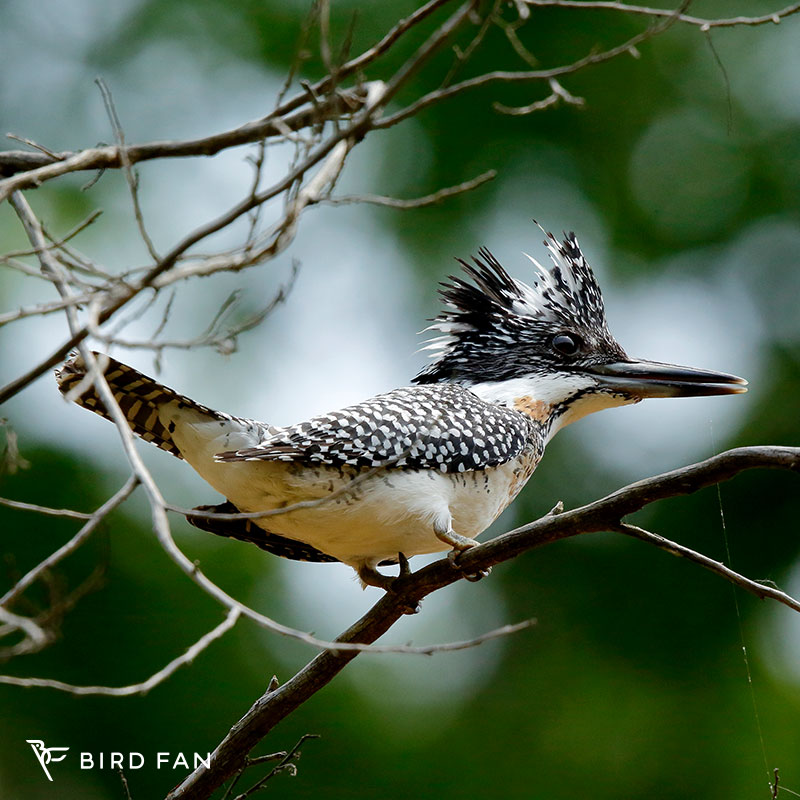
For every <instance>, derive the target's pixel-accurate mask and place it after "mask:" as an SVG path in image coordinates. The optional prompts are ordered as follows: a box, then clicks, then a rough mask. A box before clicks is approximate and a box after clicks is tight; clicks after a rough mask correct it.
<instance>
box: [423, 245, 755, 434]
mask: <svg viewBox="0 0 800 800" xmlns="http://www.w3.org/2000/svg"><path fill="white" fill-rule="evenodd" d="M544 243H545V246H546V247H547V249H548V251H549V255H550V259H551V260H552V262H553V265H552V267H550V268H549V269H547V268H545V267H543V266H542V265H541V264H539V263H538V262H537V261H536V260H535V259H533V258H531V257H530V256H528V258H530V260H531V262H532V263H533V265H534V267H535V269H536V279H535V282H534V283H533V285H532V286H528V285H526V284H524V283H522V282H521V281H518V280H516V279H515V278H512V277H511V276H510V275H509V274H508V273H507V272H506V271H505V269H503V267H502V266H501V265H500V264H499V263H498V261H497V259H495V257H494V256H493V255H492V254H491V253H490V252H489V251H488V250H486V249H481V250H480V251H479V256H478V257H477V258H473V262H474V266H473V265H470V264H467V263H466V262H465V261H461V264H462V266H463V268H464V271H465V272H466V274H467V276H468V277H469V278H471V279H472V282H469V281H468V280H465V279H464V278H461V277H454V276H451V277H450V282H449V283H445V284H443V287H444V288H443V289H442V290H441V295H442V297H443V299H444V310H443V311H442V313H441V314H440V315H439V316H438V317H437V318H436V319H435V320H434V321H433V324H432V325H431V326H429V327H428V328H427V329H426V331H435V332H437V333H438V335H437V336H436V337H435V338H434V339H432V340H431V341H429V342H428V344H427V345H426V346H425V348H424V349H426V350H430V351H432V357H433V358H434V361H433V362H432V363H431V364H430V365H428V367H426V368H425V369H424V370H422V371H421V372H420V373H419V375H417V377H416V378H414V382H415V383H440V382H451V383H459V384H461V385H463V386H466V387H468V388H470V389H472V391H474V392H475V393H476V394H478V395H479V396H480V397H482V398H483V399H485V400H487V401H490V402H496V403H501V404H503V405H508V406H511V407H515V408H517V410H519V411H522V412H523V413H525V414H527V415H528V416H530V417H532V418H533V419H535V420H537V421H539V422H541V423H543V424H545V425H546V426H547V427H548V428H549V429H551V432H554V431H555V430H557V429H558V428H560V427H562V426H563V425H566V424H568V423H569V422H573V421H574V420H576V419H579V418H580V417H583V416H585V415H586V414H589V413H591V412H593V411H599V410H601V409H603V408H610V407H613V406H618V405H625V404H627V403H636V402H639V401H640V400H643V399H645V398H647V397H696V396H699V395H718V394H735V393H739V392H744V391H747V390H746V389H745V386H744V384H746V381H744V380H743V379H742V378H737V377H736V376H735V375H727V374H725V373H721V372H710V371H707V370H699V369H694V368H691V367H679V366H675V365H673V364H662V363H660V362H656V361H643V360H640V359H633V358H630V357H629V356H628V355H627V354H626V353H625V351H624V350H623V349H622V347H621V346H620V345H619V343H618V342H617V341H616V339H614V337H613V336H612V335H611V333H610V331H609V330H608V325H607V324H606V317H605V310H604V308H603V297H602V295H601V293H600V288H599V287H598V285H597V281H596V280H595V277H594V275H593V273H592V270H591V269H590V267H589V265H588V264H587V263H586V259H585V258H584V256H583V253H581V250H580V247H579V246H578V241H577V239H576V238H575V235H574V234H573V233H568V234H566V235H565V238H564V241H563V242H558V241H557V240H556V238H555V237H554V236H553V235H552V234H550V233H548V234H547V238H546V240H545V242H544Z"/></svg>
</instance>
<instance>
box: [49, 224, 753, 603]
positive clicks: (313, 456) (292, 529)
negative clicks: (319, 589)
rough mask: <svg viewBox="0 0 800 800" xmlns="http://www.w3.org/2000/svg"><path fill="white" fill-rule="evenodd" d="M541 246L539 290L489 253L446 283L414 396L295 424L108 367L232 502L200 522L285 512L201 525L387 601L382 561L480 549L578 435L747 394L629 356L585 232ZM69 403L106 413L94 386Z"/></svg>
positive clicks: (72, 364) (137, 407) (109, 376)
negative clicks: (664, 402) (634, 414)
mask: <svg viewBox="0 0 800 800" xmlns="http://www.w3.org/2000/svg"><path fill="white" fill-rule="evenodd" d="M544 244H545V246H546V247H547V250H548V253H549V256H550V260H551V261H552V266H548V267H544V266H542V265H541V264H539V263H538V262H537V261H536V260H535V259H533V258H531V257H530V256H528V258H530V260H531V262H532V263H533V266H534V268H535V273H536V274H535V277H534V281H533V282H532V283H531V285H527V284H525V283H522V282H521V281H518V280H516V279H515V278H512V277H511V276H510V275H509V274H508V273H507V272H506V270H505V269H504V268H503V267H502V266H501V265H500V263H499V262H498V261H497V259H495V257H494V256H493V255H492V254H491V253H490V252H489V251H488V250H486V249H481V250H480V251H479V255H478V256H477V257H475V258H473V264H471V265H470V264H467V263H466V262H465V261H460V263H461V265H462V267H463V270H464V273H465V275H464V276H461V277H454V276H451V277H450V282H449V283H445V284H443V288H442V289H441V291H440V293H441V295H442V298H443V301H444V309H443V310H442V312H441V313H440V315H439V316H438V317H437V318H436V319H435V320H434V321H433V324H432V325H431V326H430V327H429V328H427V329H426V331H434V332H435V334H436V336H435V338H433V339H432V340H431V341H430V342H428V344H427V346H426V348H425V349H428V350H430V351H432V354H433V355H432V357H433V361H432V362H431V363H430V364H429V365H428V366H427V367H426V368H425V369H423V370H422V371H421V372H420V373H419V374H418V375H417V376H416V377H415V378H414V379H413V382H412V383H413V385H411V386H405V387H402V388H399V389H394V390H393V391H390V392H386V393H385V394H380V395H377V396H376V397H372V398H370V399H368V400H365V401H363V402H361V403H357V404H355V405H352V406H348V407H347V408H343V409H340V410H338V411H331V412H330V413H327V414H321V415H319V416H316V417H314V418H312V419H309V420H307V421H305V422H299V423H297V424H295V425H290V426H287V427H275V426H272V425H269V424H267V423H263V422H258V421H256V420H251V419H243V418H240V417H234V416H231V415H230V414H225V413H222V412H220V411H214V410H212V409H211V408H208V407H206V406H204V405H200V404H199V403H197V402H195V401H194V400H191V399H189V398H188V397H185V396H183V395H180V394H178V393H177V392H175V391H174V390H172V389H169V388H167V387H166V386H163V385H162V384H160V383H158V382H157V381H155V380H153V379H152V378H149V377H147V376H146V375H143V374H142V373H140V372H137V371H136V370H134V369H132V368H131V367H129V366H126V365H125V364H122V363H120V362H119V361H116V360H114V359H112V358H109V357H107V356H99V358H100V359H101V362H100V363H101V366H102V365H105V366H104V374H105V379H106V381H107V382H108V384H109V386H110V388H111V391H112V392H113V394H114V397H115V398H116V400H117V403H118V404H119V406H120V408H121V410H122V412H123V414H124V415H125V417H126V419H127V421H128V423H129V425H130V428H131V430H132V431H133V432H134V433H135V434H137V435H138V436H140V437H141V438H142V439H144V440H146V441H148V442H153V443H154V444H156V445H157V446H158V447H160V448H161V449H163V450H167V451H168V452H170V453H172V454H173V455H175V456H177V457H178V458H181V459H184V460H185V461H187V462H188V463H189V464H190V465H191V466H192V467H193V468H194V469H195V470H196V471H197V472H198V473H199V474H200V475H201V476H202V477H203V478H204V479H205V480H206V481H207V482H208V483H209V484H211V486H212V487H213V488H214V489H216V490H217V491H218V492H220V493H221V494H222V495H224V497H225V498H226V500H225V502H223V503H221V504H218V505H211V506H199V507H198V508H196V509H195V511H202V512H208V511H213V512H221V513H236V512H260V511H272V512H274V513H272V514H271V515H269V516H266V517H258V518H249V519H244V518H239V519H229V520H225V519H214V518H211V517H206V516H199V515H198V516H194V515H189V516H188V519H189V522H191V523H192V524H193V525H195V526H196V527H198V528H201V529H203V530H207V531H211V532H212V533H216V534H218V535H222V536H229V537H232V538H236V539H240V540H244V541H249V542H252V543H253V544H256V545H257V546H258V547H260V548H262V549H263V550H266V551H268V552H270V553H274V554H276V555H279V556H283V557H285V558H290V559H295V560H304V561H329V562H330V561H341V562H344V563H345V564H349V565H350V566H351V567H353V568H354V569H355V570H356V572H357V573H358V576H359V577H360V579H361V581H362V582H363V584H364V585H367V584H369V585H373V586H379V587H383V588H386V589H388V588H389V587H390V585H391V581H392V580H393V578H391V577H390V576H388V575H385V574H384V573H382V572H380V571H379V570H378V569H377V567H378V566H381V565H384V564H392V563H397V562H398V560H400V561H401V562H405V559H407V558H409V557H411V556H414V555H418V554H421V553H436V552H440V551H444V550H450V551H451V553H452V554H453V555H454V558H455V557H456V556H457V555H458V554H459V553H460V552H462V551H463V550H466V549H467V548H469V547H473V546H474V545H476V544H477V542H476V540H475V537H477V536H478V535H479V534H480V533H482V532H483V531H484V530H485V529H486V528H488V527H489V525H490V524H491V523H492V522H493V521H494V520H495V519H496V518H497V517H498V515H499V514H500V512H502V511H503V510H504V509H505V508H506V507H507V506H508V505H509V504H510V503H511V502H512V500H513V499H514V498H515V497H516V495H517V494H518V493H519V491H520V489H522V487H523V486H524V485H525V483H526V482H527V480H528V479H529V478H530V476H531V474H532V473H533V471H534V469H535V468H536V465H537V464H538V463H539V460H540V459H541V458H542V455H543V453H544V449H545V445H546V444H547V442H548V441H549V440H550V438H551V437H552V436H553V435H554V434H555V433H556V432H557V431H558V430H560V429H561V428H563V427H564V426H565V425H568V424H569V423H571V422H574V421H575V420H578V419H580V418H581V417H584V416H586V415H587V414H591V413H593V412H595V411H600V410H601V409H604V408H612V407H614V406H620V405H625V404H629V403H638V402H639V401H640V400H643V399H645V398H649V397H695V396H699V395H721V394H736V393H739V392H744V391H746V388H745V384H746V381H745V380H743V379H742V378H738V377H736V376H735V375H728V374H725V373H721V372H711V371H708V370H700V369H693V368H690V367H680V366H674V365H672V364H663V363H660V362H655V361H643V360H640V359H635V358H631V357H629V356H628V355H627V354H626V353H625V351H624V350H623V349H622V347H621V346H620V345H619V344H618V343H617V341H616V340H615V339H614V337H613V336H612V335H611V333H610V332H609V329H608V326H607V324H606V318H605V311H604V308H603V298H602V296H601V294H600V289H599V287H598V285H597V282H596V280H595V278H594V275H593V273H592V271H591V269H590V267H589V265H588V264H587V262H586V259H585V258H584V256H583V253H582V252H581V250H580V247H579V246H578V241H577V239H576V238H575V235H574V234H572V233H568V234H565V237H564V239H563V241H561V242H559V241H558V240H557V239H556V238H555V237H554V236H553V235H552V234H547V238H546V240H545V242H544ZM85 374H86V367H85V365H84V364H83V362H82V360H81V359H80V357H74V358H72V359H71V360H69V361H67V362H66V363H65V364H64V365H63V366H62V367H61V368H60V369H59V370H58V371H57V373H56V378H57V381H58V385H59V388H60V390H61V392H62V393H64V394H68V393H69V392H70V391H71V390H72V389H73V388H74V387H76V386H77V385H78V383H79V382H80V381H81V380H82V379H83V378H84V376H85ZM74 399H75V402H76V403H78V405H81V406H83V407H84V408H88V409H90V410H91V411H94V412H95V413H97V414H100V415H101V416H104V417H106V418H109V414H108V411H107V410H106V408H105V407H104V405H103V403H102V401H101V399H100V397H99V396H98V394H97V392H96V390H95V388H94V387H93V386H91V385H90V386H89V387H88V388H86V389H85V391H83V393H82V394H80V395H79V396H77V397H75V398H74ZM298 503H299V504H301V505H300V507H295V508H293V507H294V506H296V504H298Z"/></svg>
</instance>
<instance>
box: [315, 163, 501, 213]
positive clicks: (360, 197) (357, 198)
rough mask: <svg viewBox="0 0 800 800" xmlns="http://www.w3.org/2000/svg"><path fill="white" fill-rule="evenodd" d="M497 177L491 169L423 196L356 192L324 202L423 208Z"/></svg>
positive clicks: (495, 172)
mask: <svg viewBox="0 0 800 800" xmlns="http://www.w3.org/2000/svg"><path fill="white" fill-rule="evenodd" d="M496 177H497V170H494V169H490V170H487V171H486V172H484V173H482V174H481V175H478V177H477V178H472V180H469V181H464V182H463V183H459V184H457V185H456V186H448V187H446V188H444V189H439V190H438V191H436V192H433V193H432V194H426V195H425V196H423V197H415V198H412V199H409V200H404V199H401V198H398V197H385V196H383V195H377V194H354V195H344V196H341V197H329V198H327V199H325V200H323V201H322V202H324V203H327V204H329V205H334V206H338V205H349V204H352V203H371V204H372V205H376V206H388V207H389V208H403V209H407V208H423V207H424V206H432V205H435V204H436V203H441V202H442V200H446V199H447V198H448V197H453V196H454V195H457V194H463V193H464V192H470V191H472V190H473V189H477V188H478V187H479V186H483V184H484V183H487V182H488V181H491V180H494V179H495V178H496Z"/></svg>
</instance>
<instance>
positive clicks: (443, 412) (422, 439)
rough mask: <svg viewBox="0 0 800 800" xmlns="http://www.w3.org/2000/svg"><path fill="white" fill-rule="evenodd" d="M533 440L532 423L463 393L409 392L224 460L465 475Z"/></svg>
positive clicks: (451, 389)
mask: <svg viewBox="0 0 800 800" xmlns="http://www.w3.org/2000/svg"><path fill="white" fill-rule="evenodd" d="M533 432H534V431H533V427H532V425H531V422H530V420H529V419H528V418H527V417H526V416H525V415H523V414H520V413H519V412H517V411H515V410H513V409H510V408H506V407H503V406H500V405H496V404H494V403H489V402H486V401H484V400H482V399H481V398H480V397H478V396H477V395H476V394H474V393H473V392H472V391H470V390H469V389H468V388H465V387H463V386H459V385H457V384H447V383H441V384H427V385H423V386H404V387H401V388H398V389H394V390H392V391H390V392H386V393H384V394H379V395H376V396H374V397H371V398H369V399H367V400H364V401H362V402H361V403H356V404H354V405H351V406H347V407H345V408H342V409H339V410H337V411H331V412H328V413H327V414H320V415H319V416H316V417H313V418H312V419H310V420H307V421H305V422H300V423H297V424H296V425H291V426H288V427H285V428H278V429H272V432H270V433H269V434H268V435H266V436H264V437H263V438H262V440H261V441H259V443H258V444H257V445H255V446H254V447H248V448H246V449H243V450H236V451H229V452H225V453H220V454H219V455H218V456H217V460H218V461H223V462H225V461H248V460H253V461H291V462H300V463H306V464H309V465H313V464H326V465H330V466H351V467H358V468H370V467H383V466H386V467H397V468H406V469H434V470H437V471H440V472H465V471H469V470H475V469H483V468H486V467H491V466H497V465H498V464H503V463H506V462H508V461H510V460H512V459H513V458H515V457H517V456H518V455H519V454H520V453H521V452H522V450H523V449H524V448H525V445H526V443H527V442H528V440H529V439H530V437H531V436H532V434H533Z"/></svg>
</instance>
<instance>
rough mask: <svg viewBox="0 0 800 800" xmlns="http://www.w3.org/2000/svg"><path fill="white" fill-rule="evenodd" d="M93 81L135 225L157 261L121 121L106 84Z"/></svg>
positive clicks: (101, 80) (151, 255) (157, 257)
mask: <svg viewBox="0 0 800 800" xmlns="http://www.w3.org/2000/svg"><path fill="white" fill-rule="evenodd" d="M94 82H95V83H96V84H97V87H98V88H99V89H100V94H101V95H102V97H103V104H104V105H105V107H106V113H107V114H108V119H109V121H110V122H111V129H112V130H113V131H114V138H115V139H116V140H117V144H118V145H119V148H118V150H119V157H120V162H121V164H122V171H123V173H124V174H125V180H126V182H127V184H128V189H129V190H130V193H131V200H132V201H133V215H134V217H135V219H136V225H137V227H138V228H139V235H140V236H141V237H142V241H143V242H144V244H145V247H146V248H147V252H148V253H150V258H152V259H153V261H154V262H155V263H158V262H159V260H160V258H159V255H158V252H157V251H156V248H155V245H154V244H153V240H152V239H151V238H150V234H149V233H148V232H147V226H146V225H145V224H144V216H143V215H142V206H141V204H140V202H139V178H138V176H137V175H136V174H135V173H134V171H133V164H132V163H131V159H130V156H129V155H128V148H127V147H126V146H125V131H124V130H123V128H122V123H121V122H120V121H119V115H118V114H117V108H116V106H115V105H114V97H113V96H112V94H111V90H110V89H109V88H108V84H107V83H106V82H105V81H104V80H103V79H102V78H95V81H94Z"/></svg>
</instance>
